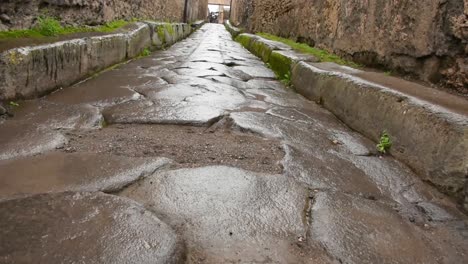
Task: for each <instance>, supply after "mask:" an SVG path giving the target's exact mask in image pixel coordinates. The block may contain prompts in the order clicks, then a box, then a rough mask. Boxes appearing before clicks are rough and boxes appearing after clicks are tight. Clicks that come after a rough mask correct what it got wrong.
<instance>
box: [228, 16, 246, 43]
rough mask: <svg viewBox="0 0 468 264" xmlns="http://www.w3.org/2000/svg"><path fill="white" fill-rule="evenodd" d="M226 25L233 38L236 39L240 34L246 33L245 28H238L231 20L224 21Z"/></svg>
mask: <svg viewBox="0 0 468 264" xmlns="http://www.w3.org/2000/svg"><path fill="white" fill-rule="evenodd" d="M224 26H225V27H226V30H227V31H229V33H231V35H232V38H233V39H235V38H236V37H237V36H238V35H240V34H242V33H244V29H242V28H237V27H235V26H233V25H232V24H231V21H229V20H226V21H225V22H224Z"/></svg>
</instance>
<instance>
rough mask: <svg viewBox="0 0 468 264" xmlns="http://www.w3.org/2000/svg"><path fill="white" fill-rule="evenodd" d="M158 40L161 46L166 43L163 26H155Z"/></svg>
mask: <svg viewBox="0 0 468 264" xmlns="http://www.w3.org/2000/svg"><path fill="white" fill-rule="evenodd" d="M157 33H158V38H159V40H160V41H161V43H162V44H164V43H166V33H165V32H164V27H163V26H157Z"/></svg>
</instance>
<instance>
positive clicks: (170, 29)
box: [164, 24, 175, 36]
mask: <svg viewBox="0 0 468 264" xmlns="http://www.w3.org/2000/svg"><path fill="white" fill-rule="evenodd" d="M164 27H165V28H166V31H167V33H168V34H169V35H171V36H174V35H175V31H174V27H173V26H172V24H164Z"/></svg>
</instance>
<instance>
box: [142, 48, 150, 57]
mask: <svg viewBox="0 0 468 264" xmlns="http://www.w3.org/2000/svg"><path fill="white" fill-rule="evenodd" d="M149 55H151V50H149V49H148V48H145V49H144V50H143V51H142V52H141V55H140V56H141V57H147V56H149Z"/></svg>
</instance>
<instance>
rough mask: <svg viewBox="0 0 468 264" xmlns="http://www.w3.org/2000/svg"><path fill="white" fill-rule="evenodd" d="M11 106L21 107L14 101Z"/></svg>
mask: <svg viewBox="0 0 468 264" xmlns="http://www.w3.org/2000/svg"><path fill="white" fill-rule="evenodd" d="M9 104H10V106H13V107H18V106H20V105H19V104H18V103H17V102H13V101H10V103H9Z"/></svg>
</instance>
